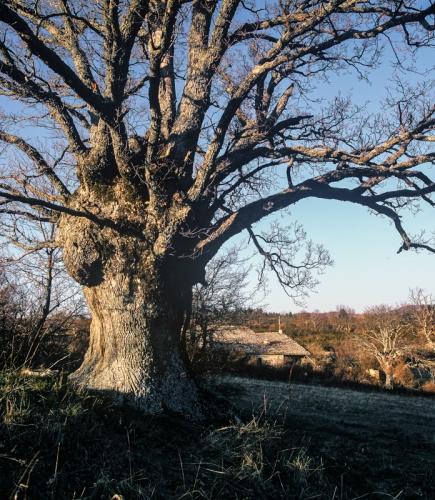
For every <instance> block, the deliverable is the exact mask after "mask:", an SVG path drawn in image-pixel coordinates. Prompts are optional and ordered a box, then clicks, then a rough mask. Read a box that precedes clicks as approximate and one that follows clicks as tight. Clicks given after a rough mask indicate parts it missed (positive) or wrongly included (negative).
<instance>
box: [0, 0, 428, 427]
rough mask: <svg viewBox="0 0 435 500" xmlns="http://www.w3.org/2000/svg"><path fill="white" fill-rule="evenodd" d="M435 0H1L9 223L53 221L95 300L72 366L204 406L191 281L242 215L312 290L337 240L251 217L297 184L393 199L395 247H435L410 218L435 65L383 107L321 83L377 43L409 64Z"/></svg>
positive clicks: (288, 280)
mask: <svg viewBox="0 0 435 500" xmlns="http://www.w3.org/2000/svg"><path fill="white" fill-rule="evenodd" d="M434 13H435V5H433V4H430V3H429V4H426V3H423V4H422V5H420V4H419V3H418V2H413V1H411V2H410V3H404V2H403V1H402V0H389V1H385V2H384V1H378V2H367V1H364V0H329V1H328V0H327V1H322V2H319V1H317V0H307V1H305V0H294V1H280V0H279V1H277V2H261V1H260V2H258V1H257V2H254V1H249V0H248V1H245V2H241V1H239V0H194V1H185V0H183V1H179V0H167V1H163V2H157V1H152V0H130V1H128V2H119V1H118V0H101V1H96V2H84V1H82V0H55V1H54V2H52V1H46V0H40V1H37V2H36V1H32V0H1V1H0V94H1V96H0V97H1V100H0V105H2V106H3V109H2V111H1V125H0V143H1V145H2V150H1V154H2V171H1V180H0V204H1V213H2V215H3V217H4V220H5V221H6V222H5V224H6V226H7V227H8V228H12V230H11V231H12V232H9V233H5V234H6V236H7V237H10V238H12V239H13V240H14V241H18V240H19V239H20V237H21V236H22V234H23V231H24V229H23V227H24V226H25V224H26V221H33V220H39V221H42V222H46V223H49V222H55V223H56V224H57V227H58V229H57V243H58V244H59V245H60V246H62V247H63V260H64V264H65V266H66V269H67V271H68V273H69V274H70V276H72V277H73V278H74V279H75V280H76V281H77V282H78V283H80V284H81V285H83V287H84V293H85V296H86V299H87V302H88V304H89V307H90V310H91V312H92V315H93V323H92V327H91V346H90V349H89V351H88V354H87V356H86V359H85V362H84V364H83V366H82V367H81V368H80V370H79V371H78V372H76V374H75V375H74V377H73V378H74V379H75V380H76V381H77V382H78V383H80V384H82V385H85V386H88V387H90V388H94V389H98V390H104V391H107V392H108V393H110V394H112V395H113V396H114V397H115V398H121V399H122V400H124V399H125V398H126V399H127V400H128V401H129V402H130V403H132V404H135V405H137V406H138V407H140V408H142V409H143V410H144V411H152V412H153V411H160V410H161V409H162V408H170V409H171V410H172V411H176V412H180V413H183V414H185V415H186V416H187V417H191V418H194V419H197V420H201V419H204V418H205V416H206V413H207V410H206V407H207V405H205V406H204V405H201V404H198V401H200V400H201V395H200V392H199V391H198V389H197V388H196V386H195V384H194V383H193V381H192V380H191V379H190V377H189V376H187V375H186V374H185V370H184V365H183V361H182V359H181V357H180V353H179V339H180V332H181V329H182V325H183V323H184V319H185V314H186V311H187V310H188V309H189V307H190V303H191V300H192V286H193V285H195V284H196V283H201V282H203V281H204V272H205V271H204V269H205V266H206V264H207V262H209V261H210V259H212V258H213V256H214V255H216V253H217V252H218V250H219V248H221V247H222V245H223V244H224V243H226V242H227V241H228V240H229V239H230V238H232V237H233V236H235V235H237V234H239V233H240V232H242V231H247V232H248V233H249V237H250V240H251V242H252V243H253V245H254V247H255V248H256V249H257V250H258V252H259V253H260V254H261V255H262V256H263V257H264V259H265V265H266V266H267V267H268V268H270V269H271V270H272V271H274V272H275V273H276V274H277V275H278V276H279V279H280V282H281V284H282V285H283V286H285V287H286V288H287V290H289V293H290V294H293V295H294V296H296V297H297V296H301V294H302V295H303V293H305V292H306V290H307V288H308V289H309V288H311V287H312V286H313V285H314V283H315V279H314V278H313V275H312V273H313V271H314V272H316V271H321V270H323V268H324V267H325V266H326V265H328V264H330V262H331V260H330V257H329V255H328V253H327V252H326V251H325V250H324V249H323V247H321V246H316V245H314V244H312V243H311V242H308V241H306V238H305V235H304V233H303V232H302V231H301V229H300V228H298V226H293V230H292V233H293V234H291V232H290V231H289V229H288V227H287V226H281V225H277V224H275V225H274V226H273V227H272V228H271V230H270V232H265V233H263V234H261V233H259V232H258V231H257V230H256V229H255V228H254V225H255V224H256V223H257V222H258V221H260V220H261V219H263V218H264V217H266V216H269V215H271V214H274V213H276V212H278V211H281V210H285V209H287V208H288V207H291V206H292V205H293V204H295V203H297V202H299V201H301V200H303V199H307V198H312V197H316V198H322V199H328V200H339V201H342V202H351V203H357V204H359V205H361V206H363V207H366V208H367V209H369V210H370V211H371V212H374V213H376V214H381V215H383V216H385V217H387V218H389V219H391V221H392V222H393V223H394V226H395V227H396V229H397V231H398V232H399V234H400V237H401V244H400V250H399V251H401V250H409V249H411V248H427V249H429V250H431V247H429V245H428V243H427V242H426V241H423V240H421V241H417V240H412V239H411V238H410V236H409V235H408V234H407V232H406V231H405V229H404V228H403V226H402V223H401V219H400V210H401V209H403V208H406V207H409V206H411V207H412V206H414V204H415V203H417V202H425V203H428V204H429V205H433V202H432V200H431V193H433V191H434V190H435V184H434V183H433V181H432V180H431V178H430V177H429V176H428V174H427V172H426V169H425V168H421V167H422V166H423V165H425V164H428V165H431V164H432V163H433V160H434V155H435V153H434V152H433V150H432V149H433V148H431V145H432V143H433V141H434V140H435V138H434V135H433V129H434V124H435V121H434V113H435V101H434V100H433V98H432V97H433V96H432V87H433V83H432V82H431V80H430V78H429V77H428V76H425V78H424V81H423V82H422V84H421V85H417V86H416V87H415V88H414V87H411V86H409V85H407V84H406V83H404V82H401V81H399V80H398V79H396V85H395V88H394V90H393V91H392V92H391V94H390V96H389V98H388V99H387V100H386V102H385V109H384V111H383V113H382V114H379V115H375V116H371V117H370V116H367V115H365V114H364V110H363V109H360V108H359V107H358V106H356V105H354V104H353V103H352V100H351V99H350V98H347V97H343V96H340V95H338V96H336V97H335V98H334V97H333V96H332V97H331V100H330V103H329V105H326V106H321V103H319V102H317V101H316V98H315V96H314V94H313V92H314V90H315V89H316V88H317V87H318V86H320V85H321V84H322V83H324V82H327V81H328V78H329V76H330V75H331V74H337V73H341V74H343V75H344V76H345V75H346V72H348V71H354V72H357V73H358V74H359V75H360V76H361V77H362V78H367V74H368V73H367V72H368V71H369V70H370V68H372V67H375V66H376V65H377V64H378V63H379V61H380V60H381V58H382V50H383V48H382V46H383V43H386V44H390V45H391V47H392V48H393V50H394V53H395V55H396V58H397V59H396V62H395V65H396V67H397V68H398V69H399V70H400V71H405V69H406V68H405V64H406V63H405V62H404V54H405V53H406V54H407V56H408V60H410V61H412V59H413V58H414V56H417V55H418V53H419V51H420V50H423V49H424V50H429V49H430V48H431V46H432V45H433V41H434V40H433V29H434ZM410 69H412V68H410ZM11 103H12V104H11ZM6 226H5V227H6ZM304 241H305V242H306V245H305V250H303V249H304ZM295 245H296V247H297V249H299V250H303V252H302V253H303V254H304V255H303V256H302V258H301V259H300V260H298V254H299V252H297V251H294V248H295Z"/></svg>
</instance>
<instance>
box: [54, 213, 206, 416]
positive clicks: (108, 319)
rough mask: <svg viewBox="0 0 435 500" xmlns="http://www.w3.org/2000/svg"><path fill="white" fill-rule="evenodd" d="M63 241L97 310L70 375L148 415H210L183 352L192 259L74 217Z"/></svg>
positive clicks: (73, 271)
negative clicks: (81, 359)
mask: <svg viewBox="0 0 435 500" xmlns="http://www.w3.org/2000/svg"><path fill="white" fill-rule="evenodd" d="M58 242H59V244H61V245H62V247H63V256H64V263H65V266H66V269H67V271H68V273H69V274H70V275H71V276H72V277H73V278H74V279H75V280H77V281H78V282H79V283H80V284H82V285H83V290H84V295H85V297H86V300H87V303H88V306H89V309H90V311H91V314H92V323H91V331H90V345H89V349H88V351H87V354H86V356H85V359H84V362H83V364H82V366H81V367H80V368H79V369H78V370H77V371H76V372H75V373H73V374H72V375H71V376H70V380H72V381H74V382H76V383H77V384H79V385H81V386H84V387H86V388H88V389H95V390H98V391H100V392H103V393H107V394H108V395H110V396H111V397H112V398H113V399H115V400H116V401H118V402H121V403H127V404H129V405H132V406H134V407H137V408H138V409H141V410H143V411H145V412H152V413H154V412H159V411H162V410H169V411H172V412H175V413H177V414H182V415H183V416H185V417H186V418H188V419H191V420H196V421H202V420H205V419H206V417H207V415H206V413H207V412H208V410H206V405H205V404H204V394H203V392H202V391H201V389H199V388H198V386H197V385H196V383H195V382H194V381H193V379H192V377H191V376H190V375H189V373H188V371H187V369H186V364H185V362H184V359H183V356H182V355H181V350H180V332H181V329H182V326H183V322H184V318H185V311H186V307H187V306H188V304H189V301H190V300H191V287H192V282H191V277H190V278H189V274H190V275H191V273H189V271H188V267H189V266H188V265H187V263H183V262H180V259H176V258H174V257H173V256H172V257H171V256H170V255H169V256H166V255H164V256H158V255H155V252H154V251H153V249H152V248H151V247H150V244H149V242H148V241H147V240H146V238H143V239H139V238H137V237H136V236H134V235H133V236H129V235H128V234H125V235H121V234H120V233H119V232H118V231H115V230H113V229H111V228H108V227H104V228H101V227H99V226H98V225H96V224H94V223H93V222H91V221H89V220H87V219H79V220H78V219H77V218H73V217H69V216H62V220H61V222H60V224H59V230H58ZM185 271H186V272H185Z"/></svg>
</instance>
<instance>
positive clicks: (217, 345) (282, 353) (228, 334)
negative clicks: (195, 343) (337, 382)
mask: <svg viewBox="0 0 435 500" xmlns="http://www.w3.org/2000/svg"><path fill="white" fill-rule="evenodd" d="M209 347H210V348H211V349H213V350H214V351H217V352H219V351H221V352H234V351H239V352H240V353H241V354H244V355H246V357H247V358H248V359H249V360H253V361H255V362H256V363H257V364H259V365H260V364H263V363H264V364H268V365H274V366H280V365H286V364H295V363H298V362H300V361H301V359H302V358H304V357H305V356H309V355H310V353H309V352H308V351H307V350H306V349H304V348H303V347H302V346H301V345H299V344H298V343H297V342H295V341H294V340H292V339H291V338H290V337H287V335H283V334H282V333H278V332H261V333H256V332H254V331H252V330H251V329H250V328H246V327H236V326H221V327H218V328H216V329H215V331H214V332H213V337H212V339H211V342H210V346H209Z"/></svg>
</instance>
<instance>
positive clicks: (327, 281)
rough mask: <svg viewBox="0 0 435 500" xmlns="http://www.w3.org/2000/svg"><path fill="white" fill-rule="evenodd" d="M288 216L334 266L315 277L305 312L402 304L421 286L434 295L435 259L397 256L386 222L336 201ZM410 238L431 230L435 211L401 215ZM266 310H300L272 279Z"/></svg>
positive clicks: (302, 206) (302, 207) (310, 204)
mask: <svg viewBox="0 0 435 500" xmlns="http://www.w3.org/2000/svg"><path fill="white" fill-rule="evenodd" d="M292 216H294V218H295V219H296V220H298V221H299V222H300V223H302V224H303V225H304V227H305V230H306V231H307V233H308V236H309V237H311V238H312V239H313V241H314V242H315V243H322V244H324V245H325V247H326V248H327V249H328V250H329V251H330V253H331V256H332V258H333V259H334V261H335V265H334V267H329V268H327V270H326V272H325V274H323V275H321V276H320V277H319V280H320V282H321V283H320V284H319V285H318V286H317V288H316V292H317V293H313V294H311V295H310V298H309V299H307V301H306V304H307V307H306V308H307V310H310V311H312V310H315V309H319V310H320V311H330V310H335V308H336V306H337V305H338V304H344V305H347V306H349V307H352V308H354V309H355V310H356V311H357V312H362V311H363V310H364V308H365V307H368V306H372V305H375V304H381V303H387V304H391V305H393V304H395V303H399V302H403V301H405V300H406V299H407V296H408V294H409V288H415V287H421V288H424V289H426V290H427V291H428V292H431V293H434V294H435V254H429V253H428V252H426V251H422V252H420V253H416V252H413V251H412V252H411V251H408V252H401V253H400V254H397V250H398V248H399V247H400V245H401V243H402V241H401V238H400V236H399V234H398V233H397V232H396V229H395V228H394V227H393V226H392V225H391V224H390V223H389V221H388V220H386V219H382V218H380V217H376V216H374V215H372V214H369V213H368V212H367V210H366V209H364V208H363V207H360V206H357V205H354V204H351V203H340V202H336V201H325V200H315V199H310V200H304V201H302V202H299V203H298V204H297V205H296V206H294V207H293V209H292ZM405 220H406V221H407V223H406V227H407V228H409V233H411V234H412V233H413V232H416V233H417V232H418V229H419V228H426V229H427V230H428V231H431V230H433V229H435V210H434V209H431V210H429V209H426V210H425V211H424V212H423V213H420V214H418V215H417V216H415V217H413V216H412V215H410V214H408V215H407V216H405ZM269 288H270V289H271V293H270V295H269V296H268V297H267V299H266V302H267V303H268V310H271V311H278V312H284V311H286V312H287V311H292V312H297V311H298V310H300V309H301V308H300V307H298V306H296V305H294V304H293V302H292V300H291V299H290V298H289V297H288V296H287V295H286V294H285V293H284V292H283V291H282V290H281V289H280V287H279V285H278V284H276V282H275V280H274V279H273V278H271V280H270V285H269Z"/></svg>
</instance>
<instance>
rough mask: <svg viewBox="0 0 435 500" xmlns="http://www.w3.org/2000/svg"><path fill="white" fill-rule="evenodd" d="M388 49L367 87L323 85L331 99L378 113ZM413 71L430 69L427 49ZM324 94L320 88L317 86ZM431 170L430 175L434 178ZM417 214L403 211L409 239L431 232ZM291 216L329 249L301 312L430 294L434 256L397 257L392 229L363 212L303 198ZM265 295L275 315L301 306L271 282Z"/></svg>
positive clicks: (343, 80)
mask: <svg viewBox="0 0 435 500" xmlns="http://www.w3.org/2000/svg"><path fill="white" fill-rule="evenodd" d="M392 59H393V57H392V52H391V50H386V53H385V55H384V59H383V61H384V63H383V64H382V65H381V66H380V67H379V68H378V69H377V70H375V71H371V73H370V75H369V78H370V80H371V82H372V84H369V83H367V82H365V81H360V80H358V79H357V78H356V76H355V75H354V74H349V75H341V76H340V77H337V78H333V79H332V81H331V85H330V86H329V89H330V92H331V94H330V95H326V99H327V100H329V99H331V98H332V97H333V96H334V95H336V94H337V92H338V91H340V92H341V93H342V94H343V95H345V94H347V93H348V92H350V93H351V94H352V96H353V100H354V102H356V103H358V104H364V103H366V102H368V106H367V109H368V110H370V111H378V110H380V106H379V103H380V102H381V100H382V98H383V97H385V95H386V87H387V86H388V85H390V84H391V71H392V70H391V65H390V64H389V62H390V61H391V60H392ZM418 67H419V69H420V71H421V72H423V70H427V69H429V70H431V69H433V68H434V65H433V51H429V50H425V52H424V53H423V54H422V56H421V58H420V60H419V61H418ZM401 76H402V77H403V78H404V79H405V80H408V81H410V82H417V81H419V80H421V79H424V78H429V77H430V78H433V74H431V73H429V75H426V76H421V75H418V74H409V73H408V74H406V75H401ZM322 91H323V92H325V87H324V86H323V87H322ZM433 169H434V167H433V166H432V169H431V172H430V171H429V170H428V171H427V173H430V174H431V176H432V177H433V176H434V171H433ZM422 209H423V211H422V212H420V213H419V214H417V215H415V216H414V215H412V214H410V213H403V219H402V220H403V222H404V227H405V230H406V231H407V232H408V234H409V235H412V234H417V233H419V232H420V230H422V229H424V230H425V231H426V232H427V233H431V232H432V231H435V209H433V208H431V207H430V206H429V205H428V204H423V205H422ZM291 214H292V218H294V220H298V221H299V222H300V223H302V224H303V226H304V228H305V230H306V231H307V233H308V236H309V237H310V238H311V239H312V240H313V241H314V242H315V243H322V244H324V245H325V247H326V248H327V249H328V250H329V251H330V253H331V256H332V258H333V259H334V261H335V265H334V267H330V268H328V269H326V272H325V274H323V275H321V276H319V281H320V284H319V285H318V286H317V288H316V293H311V294H310V297H309V298H308V299H307V300H306V309H307V310H309V311H313V310H315V309H319V310H320V311H331V310H335V309H336V306H337V305H339V304H344V305H347V306H349V307H352V308H354V309H355V310H356V311H357V312H362V311H363V310H364V308H366V307H369V306H372V305H375V304H381V303H386V304H391V305H394V304H396V303H401V302H404V301H406V300H407V297H408V295H409V289H410V288H415V287H420V288H423V289H425V290H426V291H427V292H430V293H433V294H434V295H435V254H430V253H428V252H426V251H421V252H419V253H416V252H415V251H409V252H401V253H400V254H397V250H398V249H399V247H400V245H401V243H402V241H401V238H400V236H399V234H398V233H397V231H396V229H395V228H394V226H392V225H391V223H390V222H389V221H388V220H386V219H384V218H381V217H379V216H378V217H377V216H374V215H372V214H369V213H368V211H367V210H366V209H365V208H363V207H360V206H357V205H354V204H351V203H341V202H337V201H326V200H315V199H308V200H303V201H302V202H299V203H298V204H297V205H295V206H293V207H292V208H291ZM269 288H270V289H271V293H270V294H269V296H268V297H267V299H266V302H267V303H268V307H267V309H268V310H270V311H277V312H287V311H292V312H297V311H299V310H301V307H299V306H297V305H295V304H294V303H293V302H292V300H291V299H290V298H289V297H288V296H287V295H286V294H285V293H284V292H283V291H282V290H281V289H280V287H279V285H278V284H277V283H276V281H275V280H274V279H273V278H271V280H270V285H269Z"/></svg>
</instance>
